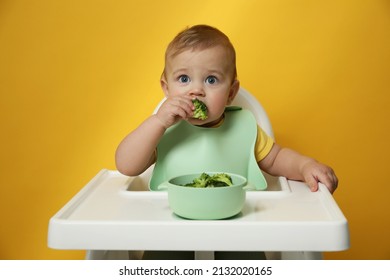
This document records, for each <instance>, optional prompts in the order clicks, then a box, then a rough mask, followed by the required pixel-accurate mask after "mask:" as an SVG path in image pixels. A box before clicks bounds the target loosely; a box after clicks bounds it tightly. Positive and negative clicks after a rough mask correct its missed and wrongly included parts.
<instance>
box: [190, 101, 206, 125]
mask: <svg viewBox="0 0 390 280" xmlns="http://www.w3.org/2000/svg"><path fill="white" fill-rule="evenodd" d="M192 103H193V104H194V106H195V110H194V114H193V118H195V119H200V120H205V119H207V106H206V104H204V103H203V102H202V101H200V100H198V99H193V100H192Z"/></svg>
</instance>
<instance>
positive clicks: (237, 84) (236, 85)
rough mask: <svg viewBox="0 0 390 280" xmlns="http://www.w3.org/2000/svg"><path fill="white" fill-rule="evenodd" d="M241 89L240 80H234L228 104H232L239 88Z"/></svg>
mask: <svg viewBox="0 0 390 280" xmlns="http://www.w3.org/2000/svg"><path fill="white" fill-rule="evenodd" d="M239 89H240V81H238V80H234V82H233V84H232V85H231V86H230V91H229V97H228V100H227V105H230V104H232V102H233V100H234V98H235V97H236V95H237V93H238V90H239Z"/></svg>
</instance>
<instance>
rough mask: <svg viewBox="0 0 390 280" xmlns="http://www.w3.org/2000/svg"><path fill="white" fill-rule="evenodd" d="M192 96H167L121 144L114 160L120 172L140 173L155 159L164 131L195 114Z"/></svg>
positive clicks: (131, 174)
mask: <svg viewBox="0 0 390 280" xmlns="http://www.w3.org/2000/svg"><path fill="white" fill-rule="evenodd" d="M192 112H193V104H192V101H191V98H190V97H186V96H176V97H172V98H167V100H166V101H165V102H164V103H163V104H162V105H161V107H160V109H159V110H158V112H157V113H156V114H155V115H152V116H150V117H149V118H147V119H146V120H145V121H144V122H142V123H141V125H140V126H138V127H137V128H136V129H135V130H134V131H132V132H131V133H130V134H128V135H127V136H126V137H125V138H124V139H123V140H122V142H121V143H120V144H119V146H118V148H117V150H116V153H115V163H116V167H117V169H118V171H119V172H121V173H122V174H125V175H128V176H137V175H139V174H141V173H142V172H143V171H145V170H146V169H147V168H148V167H149V166H150V165H152V164H153V163H154V161H155V150H156V147H157V144H158V142H159V141H160V139H161V137H162V136H163V134H164V132H165V130H166V129H167V128H168V127H170V126H172V125H173V124H175V123H176V122H178V121H179V120H181V119H186V118H188V117H190V116H192Z"/></svg>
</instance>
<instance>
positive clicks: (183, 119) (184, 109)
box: [115, 25, 338, 259]
mask: <svg viewBox="0 0 390 280" xmlns="http://www.w3.org/2000/svg"><path fill="white" fill-rule="evenodd" d="M161 87H162V90H163V91H164V94H165V96H166V100H165V101H164V102H163V103H162V104H161V106H160V108H159V109H158V111H157V113H155V114H154V115H152V116H150V117H148V118H147V119H146V120H145V121H143V122H142V123H141V124H140V125H139V126H138V127H137V128H136V129H135V130H134V131H132V132H131V133H130V134H128V135H127V136H126V137H125V138H124V139H123V140H122V142H121V143H120V144H119V146H118V148H117V151H116V158H115V159H116V166H117V169H118V170H119V171H120V172H121V173H123V174H125V175H128V176H137V175H139V174H141V173H142V172H143V171H145V170H146V169H147V168H148V167H149V166H151V165H152V164H153V163H156V166H155V168H154V172H153V174H155V173H162V174H171V175H172V174H175V173H174V172H178V171H177V170H178V169H179V168H180V170H193V172H191V173H195V172H200V173H201V172H203V171H216V168H217V169H218V171H230V170H226V169H219V168H224V167H226V166H228V167H231V166H232V164H227V165H226V162H228V163H233V162H234V164H233V166H235V167H234V168H236V167H240V168H241V166H244V165H248V158H246V157H245V155H246V154H250V155H251V157H252V158H250V160H251V162H253V163H254V164H250V165H251V169H252V170H253V169H256V170H255V172H254V173H253V172H252V174H255V176H254V177H255V178H256V177H257V176H262V174H261V172H260V170H263V171H265V172H267V173H269V174H271V175H275V176H285V177H287V178H288V179H292V180H300V181H305V182H306V183H307V184H308V185H309V187H310V189H311V190H312V191H317V190H318V183H319V182H321V183H323V184H324V185H325V186H326V187H327V188H328V189H329V191H330V192H331V193H333V192H334V191H335V189H336V188H337V183H338V180H337V177H336V175H335V173H334V172H333V170H332V169H331V168H330V167H328V166H326V165H324V164H322V163H319V162H318V161H316V160H314V159H312V158H310V157H307V156H303V155H301V154H299V153H297V152H295V151H293V150H291V149H288V148H282V147H280V146H279V145H278V144H276V143H275V142H274V140H273V139H272V138H271V137H269V136H268V135H267V134H266V133H265V132H264V131H263V130H262V129H261V128H260V127H259V126H258V125H257V124H256V122H255V123H254V126H250V127H253V129H252V130H253V133H252V134H250V135H253V139H245V137H244V136H243V135H246V131H245V128H246V126H245V125H246V121H247V120H249V121H250V120H251V119H250V118H249V119H248V118H247V117H246V116H247V115H246V113H245V114H244V113H239V112H229V110H227V109H226V107H227V106H228V105H229V104H231V103H232V101H233V100H234V98H235V96H236V95H237V92H238V90H239V88H240V83H239V81H238V80H237V70H236V56H235V50H234V48H233V46H232V44H231V43H230V41H229V39H228V37H227V36H226V35H225V34H224V33H222V32H221V31H219V30H218V29H215V28H213V27H210V26H206V25H197V26H193V27H191V28H187V29H185V30H184V31H182V32H180V33H179V34H178V35H177V36H176V37H175V38H174V39H173V41H172V42H171V43H170V44H169V46H168V48H167V50H166V54H165V68H164V71H163V74H162V76H161ZM194 100H199V101H201V102H203V103H204V104H205V105H206V106H207V118H205V117H201V118H196V117H195V116H194V111H195V105H194V102H193V101H194ZM241 112H244V110H243V111H241ZM237 116H241V117H239V119H238V120H239V121H237ZM243 122H245V123H243ZM232 124H234V125H232ZM229 125H230V126H229ZM227 127H228V128H227ZM242 127H244V130H242ZM248 127H249V126H248ZM221 128H223V129H221ZM240 129H241V130H240ZM217 130H218V131H222V135H221V133H219V135H218V136H217V137H214V136H210V137H208V135H211V134H215V133H214V132H215V131H217ZM198 132H199V134H200V135H201V136H199V135H198V134H197V133H198ZM225 132H228V134H226V135H225V134H224V133H225ZM255 138H256V139H255ZM199 139H201V140H199ZM229 139H230V140H229ZM254 141H255V151H253V150H252V149H253V143H254ZM186 142H191V143H192V146H188V145H187V144H185V143H186ZM248 143H252V144H251V145H249V144H248ZM228 144H229V145H232V146H234V147H232V149H234V150H235V152H234V153H233V152H229V153H223V152H220V153H219V154H218V152H214V153H217V154H214V155H212V156H213V158H218V160H219V161H218V162H213V163H212V164H217V165H218V166H217V167H215V166H214V165H212V166H210V164H211V163H209V162H208V161H205V160H204V156H202V155H208V152H209V151H214V150H217V151H220V149H222V148H221V147H225V146H228V147H229V145H228ZM209 145H213V147H212V148H211V149H210V148H207V146H209ZM161 147H164V148H161ZM183 147H184V148H183ZM188 147H191V149H188ZM194 147H195V148H194ZM214 147H215V149H214ZM238 147H239V149H237V148H238ZM248 147H249V148H248ZM167 150H168V152H167ZM178 150H179V152H177V151H178ZM237 150H239V151H237ZM229 151H232V150H229ZM242 151H247V153H242ZM183 153H184V157H183ZM177 154H180V156H175V155H177ZM253 154H254V155H253ZM183 159H184V160H183ZM186 159H188V160H186ZM243 163H244V164H243ZM207 164H209V165H207ZM224 164H225V165H224ZM161 168H163V172H156V169H159V170H161ZM183 168H184V169H183ZM185 168H187V169H185ZM195 168H196V169H197V170H194V169H195ZM206 168H210V169H207V170H206ZM169 171H171V173H169ZM172 172H173V173H172ZM177 175H180V174H177ZM153 176H154V175H153ZM153 176H152V180H151V186H152V183H154V182H155V180H154V179H155V178H154V177H153ZM252 177H253V176H252ZM165 179H169V178H165ZM160 181H161V180H160ZM248 181H249V179H248ZM158 183H159V181H158V180H157V183H156V185H158ZM143 258H144V259H194V252H188V251H180V252H172V251H171V252H166V251H146V252H144V256H143ZM215 258H216V259H265V255H264V252H215Z"/></svg>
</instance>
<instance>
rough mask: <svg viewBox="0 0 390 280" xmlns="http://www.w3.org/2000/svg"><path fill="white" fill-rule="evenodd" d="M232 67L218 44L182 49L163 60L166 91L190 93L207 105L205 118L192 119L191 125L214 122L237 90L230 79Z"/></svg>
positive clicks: (171, 93)
mask: <svg viewBox="0 0 390 280" xmlns="http://www.w3.org/2000/svg"><path fill="white" fill-rule="evenodd" d="M233 67H234V65H232V63H231V61H230V59H228V56H227V52H226V50H225V49H224V48H223V47H221V46H216V47H213V48H209V49H205V50H195V51H191V50H187V51H184V52H182V53H180V54H178V55H176V56H175V57H173V58H171V59H169V60H168V61H167V63H166V67H165V79H166V80H165V81H164V83H166V85H165V86H166V89H165V94H166V95H168V96H170V95H171V96H175V95H183V96H189V98H197V99H199V100H201V101H202V102H204V103H205V104H206V106H207V108H208V118H207V119H206V120H204V121H202V120H198V119H191V120H190V122H191V123H192V124H195V125H202V124H206V123H213V122H216V121H218V120H219V119H220V118H221V116H222V114H223V112H224V109H225V106H226V105H228V104H230V102H231V101H232V100H233V98H234V96H235V94H236V92H237V90H238V82H237V81H234V80H233V79H234V78H233V74H234V68H233Z"/></svg>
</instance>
